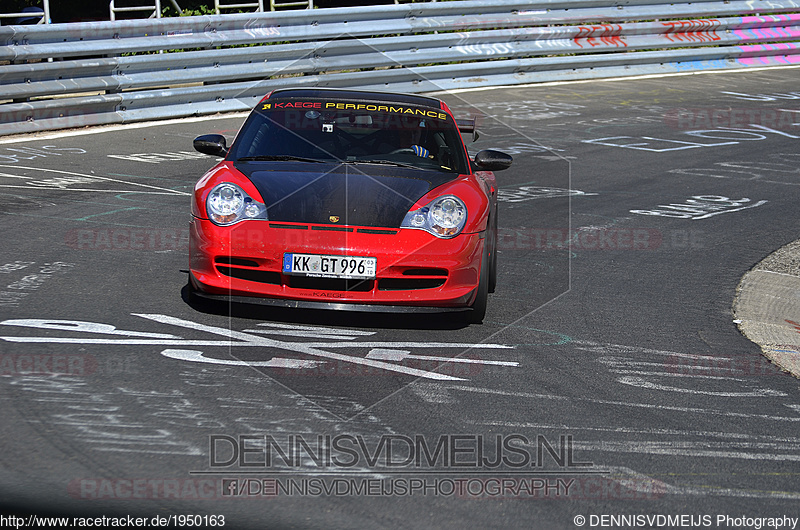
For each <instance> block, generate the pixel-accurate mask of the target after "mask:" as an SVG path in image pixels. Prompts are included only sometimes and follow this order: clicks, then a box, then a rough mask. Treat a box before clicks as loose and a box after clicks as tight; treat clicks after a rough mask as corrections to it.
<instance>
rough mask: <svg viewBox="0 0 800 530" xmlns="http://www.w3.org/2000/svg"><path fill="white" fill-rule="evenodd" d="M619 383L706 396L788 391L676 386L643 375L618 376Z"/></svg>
mask: <svg viewBox="0 0 800 530" xmlns="http://www.w3.org/2000/svg"><path fill="white" fill-rule="evenodd" d="M617 382H618V383H622V384H623V385H630V386H635V387H639V388H645V389H647V390H664V391H669V392H679V393H683V394H700V395H704V396H719V397H784V396H787V395H788V394H786V392H781V391H780V390H772V389H770V388H756V389H754V390H751V391H749V392H716V391H713V390H699V389H696V388H681V387H676V386H667V385H659V384H657V383H653V382H651V381H648V380H646V379H643V378H641V377H632V376H625V377H618V378H617Z"/></svg>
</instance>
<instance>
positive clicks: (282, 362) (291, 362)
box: [161, 350, 325, 368]
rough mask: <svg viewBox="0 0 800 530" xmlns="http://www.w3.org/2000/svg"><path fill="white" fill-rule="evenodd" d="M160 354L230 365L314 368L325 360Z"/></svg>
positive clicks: (189, 352)
mask: <svg viewBox="0 0 800 530" xmlns="http://www.w3.org/2000/svg"><path fill="white" fill-rule="evenodd" d="M161 355H163V356H165V357H169V358H170V359H177V360H179V361H193V362H203V363H211V364H226V365H230V366H268V367H271V368H315V367H317V366H319V365H320V364H324V363H325V361H308V360H303V359H286V358H283V357H273V358H272V359H270V360H269V361H239V360H236V361H233V360H230V359H213V358H211V357H206V356H204V355H203V352H201V351H197V350H164V351H162V352H161Z"/></svg>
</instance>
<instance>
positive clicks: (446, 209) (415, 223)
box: [400, 195, 467, 238]
mask: <svg viewBox="0 0 800 530" xmlns="http://www.w3.org/2000/svg"><path fill="white" fill-rule="evenodd" d="M466 224H467V206H466V205H465V204H464V201H462V200H461V199H459V198H458V197H456V196H455V195H445V196H443V197H439V198H438V199H436V200H434V201H433V202H431V203H430V204H428V206H425V207H424V208H420V209H419V210H414V211H410V212H408V213H407V214H406V216H405V218H404V219H403V222H402V223H401V225H400V226H401V227H403V228H420V229H422V230H426V231H428V232H430V233H431V234H433V235H435V236H437V237H442V238H450V237H455V236H457V235H458V234H460V233H461V231H462V230H463V229H464V225H466Z"/></svg>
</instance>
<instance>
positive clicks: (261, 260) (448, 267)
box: [190, 218, 484, 311]
mask: <svg viewBox="0 0 800 530" xmlns="http://www.w3.org/2000/svg"><path fill="white" fill-rule="evenodd" d="M483 243H484V233H480V234H461V235H459V236H457V237H454V238H452V239H439V238H437V237H435V236H433V235H431V234H429V233H427V232H425V231H422V230H414V229H383V228H371V227H349V226H348V227H338V226H330V225H304V224H297V223H274V222H268V221H243V222H241V223H238V224H236V225H233V226H230V227H220V226H217V225H214V224H213V223H211V222H210V221H208V220H205V219H198V218H193V219H192V223H191V227H190V269H191V271H190V272H191V273H190V281H191V282H192V286H193V288H194V289H195V291H196V294H198V295H200V296H202V297H205V298H212V299H225V300H233V301H242V302H255V303H264V304H268V305H278V306H282V307H324V308H328V309H349V310H364V311H369V310H381V311H393V310H394V309H392V308H391V307H390V306H395V307H396V308H397V310H402V311H415V309H414V308H425V307H428V308H439V309H440V310H445V309H463V308H466V307H469V306H470V304H471V303H472V302H473V300H474V298H475V293H476V290H477V287H478V281H479V276H480V265H481V264H480V261H481V256H482V251H483ZM285 252H292V253H310V254H330V255H348V256H373V257H376V258H377V263H378V266H377V273H376V278H375V279H374V280H341V279H329V278H311V277H304V276H289V275H286V274H283V272H282V263H283V254H284V253H285ZM362 306H363V307H362ZM377 306H380V307H377Z"/></svg>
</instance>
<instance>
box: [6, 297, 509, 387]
mask: <svg viewBox="0 0 800 530" xmlns="http://www.w3.org/2000/svg"><path fill="white" fill-rule="evenodd" d="M133 315H134V316H139V317H142V318H146V319H149V320H154V321H156V322H160V323H163V324H168V325H173V326H179V327H183V328H188V329H193V330H197V331H202V332H207V333H212V334H214V335H217V336H222V337H224V338H225V339H227V340H186V339H182V338H181V337H178V336H175V335H168V334H159V333H145V332H132V331H124V330H117V329H116V328H115V327H114V326H111V325H109V324H101V323H95V322H82V321H74V320H42V319H18V320H7V321H4V322H0V325H11V326H25V327H33V328H43V329H57V330H62V331H82V332H90V333H99V334H112V335H123V336H129V337H136V338H125V339H111V338H79V337H49V336H48V337H12V336H5V337H0V339H2V340H5V341H7V342H17V343H40V344H42V343H60V344H82V345H86V344H105V345H137V346H143V345H157V346H176V347H178V348H168V349H165V350H164V351H162V354H163V355H164V356H165V357H170V358H173V359H179V360H183V361H192V362H203V363H210V364H228V365H232V364H233V365H239V366H272V367H276V366H278V364H276V363H282V364H280V367H283V368H287V367H288V368H292V367H298V368H300V367H307V366H309V365H308V364H303V363H302V362H300V361H298V364H292V363H291V362H288V361H276V360H274V359H273V360H272V361H252V362H251V361H230V360H219V359H215V358H212V357H206V356H205V355H204V354H203V353H202V352H201V351H197V350H190V349H186V348H187V347H190V346H194V347H196V346H222V347H227V348H228V349H230V348H233V347H260V348H276V349H280V350H283V351H288V352H292V353H299V354H305V355H311V356H316V357H320V358H322V359H326V360H333V361H342V362H347V363H353V364H358V365H364V366H369V367H372V368H377V369H380V370H387V371H390V372H396V373H401V374H404V375H410V376H413V377H422V378H426V379H433V380H439V381H465V379H464V378H461V377H453V376H449V375H445V374H441V373H438V372H433V371H428V370H421V369H417V368H412V367H408V366H402V365H396V364H391V363H389V362H385V361H386V360H389V361H394V362H400V361H402V360H404V359H414V360H425V361H435V362H440V363H464V364H482V365H494V366H511V367H516V366H519V363H517V362H512V361H491V360H480V359H466V358H465V359H462V358H458V357H455V358H454V357H443V356H430V355H415V354H411V351H406V350H402V349H401V348H404V347H411V348H459V349H467V350H470V349H475V348H490V349H493V348H494V349H497V348H501V349H509V348H513V346H506V345H503V344H470V343H438V342H418V343H417V342H366V343H362V342H347V341H352V340H353V339H355V338H357V337H359V336H370V335H374V334H375V332H369V331H357V330H339V329H335V328H322V327H311V326H293V325H285V324H271V323H266V324H259V326H260V327H262V328H264V329H256V330H247V331H244V332H239V331H234V330H232V329H226V328H220V327H216V326H208V325H204V324H200V323H197V322H192V321H188V320H183V319H179V318H175V317H171V316H168V315H160V314H139V313H133ZM251 332H258V333H259V335H253V334H252V333H251ZM265 332H266V334H270V333H276V334H282V335H286V336H290V337H321V338H327V339H339V342H324V343H315V342H300V341H281V340H275V339H271V338H268V337H264V336H262V334H264V333H265ZM139 337H141V338H139ZM342 347H345V348H359V349H361V348H363V349H366V348H369V349H370V354H367V356H366V357H359V356H353V355H344V354H339V353H334V352H331V351H328V350H329V349H332V348H342ZM387 351H388V352H391V354H390V355H389V354H387V353H386V352H387ZM320 362H325V361H320Z"/></svg>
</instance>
